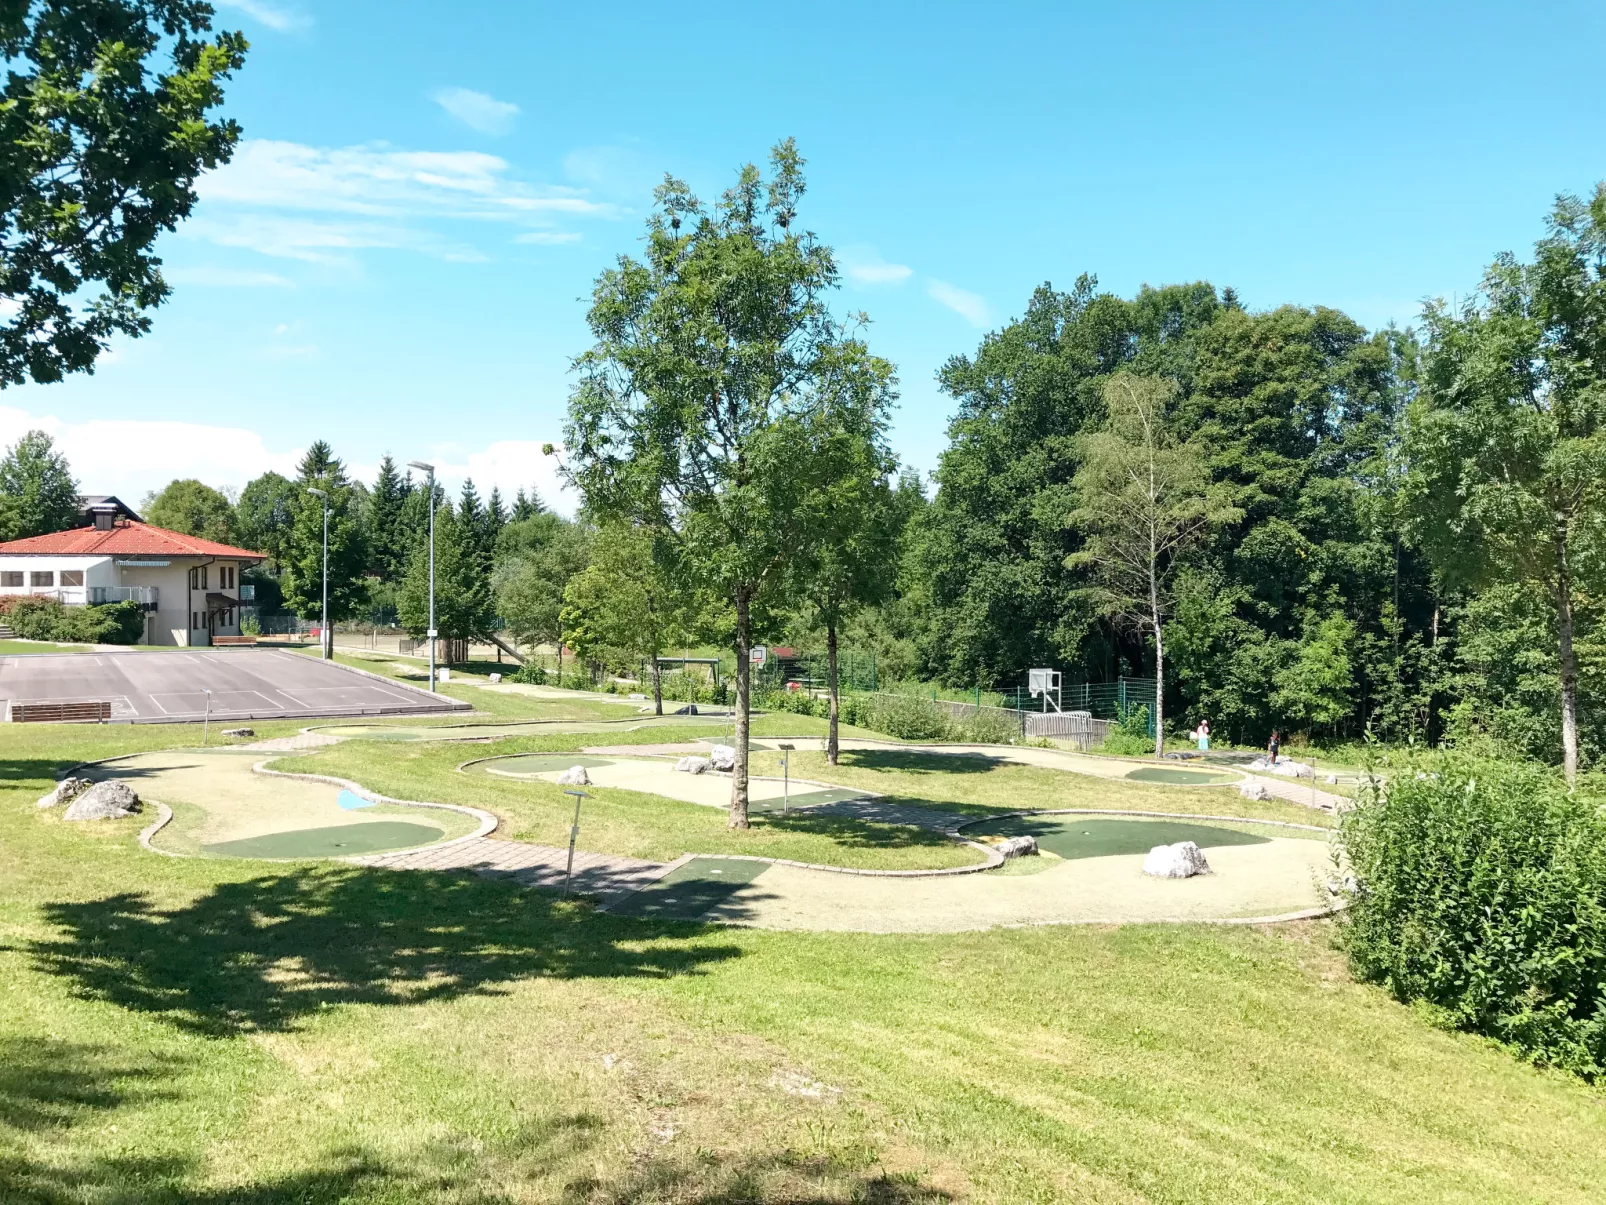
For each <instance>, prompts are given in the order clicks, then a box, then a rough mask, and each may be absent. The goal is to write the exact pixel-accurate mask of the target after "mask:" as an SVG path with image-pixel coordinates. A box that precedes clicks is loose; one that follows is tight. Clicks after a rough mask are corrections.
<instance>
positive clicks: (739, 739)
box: [730, 590, 753, 828]
mask: <svg viewBox="0 0 1606 1205" xmlns="http://www.w3.org/2000/svg"><path fill="white" fill-rule="evenodd" d="M749 603H750V600H749V599H748V596H747V591H745V590H738V591H737V592H736V736H735V744H736V764H735V766H733V767H732V768H731V814H730V827H731V828H747V827H748V824H747V730H748V715H747V708H748V703H749V701H750V699H751V697H752V685H753V670H752V665H751V663H750V662H749V661H748V652H749V650H750V649H751V648H752V645H753V619H752V615H751V611H750V605H749Z"/></svg>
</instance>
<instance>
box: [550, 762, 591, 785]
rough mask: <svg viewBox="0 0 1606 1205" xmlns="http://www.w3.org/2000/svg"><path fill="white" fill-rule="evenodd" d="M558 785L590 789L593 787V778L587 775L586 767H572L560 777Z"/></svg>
mask: <svg viewBox="0 0 1606 1205" xmlns="http://www.w3.org/2000/svg"><path fill="white" fill-rule="evenodd" d="M558 785H559V786H560V787H589V786H590V785H591V776H590V775H589V774H587V773H586V768H585V767H584V766H570V767H569V768H568V769H567V770H565V771H564V772H563V773H562V774H559V775H558Z"/></svg>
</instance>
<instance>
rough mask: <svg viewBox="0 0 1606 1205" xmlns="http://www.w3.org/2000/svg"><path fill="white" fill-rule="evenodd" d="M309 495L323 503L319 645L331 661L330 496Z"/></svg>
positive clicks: (333, 647) (332, 655) (332, 645)
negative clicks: (321, 607)
mask: <svg viewBox="0 0 1606 1205" xmlns="http://www.w3.org/2000/svg"><path fill="white" fill-rule="evenodd" d="M307 493H309V494H316V495H317V496H318V498H319V499H320V500H321V501H322V502H323V617H322V618H321V619H320V620H319V621H318V622H319V631H318V644H319V646H320V648H321V650H322V652H323V659H324V660H325V661H331V660H333V659H334V655H335V642H334V639H333V637H332V636H330V634H329V495H328V494H326V493H325V492H324V491H323V490H317V489H313V488H312V487H311V486H310V485H309V486H308V487H307Z"/></svg>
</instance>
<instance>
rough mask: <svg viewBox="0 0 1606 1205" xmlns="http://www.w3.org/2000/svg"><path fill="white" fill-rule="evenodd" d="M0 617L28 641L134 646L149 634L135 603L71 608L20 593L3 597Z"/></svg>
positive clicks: (41, 597)
mask: <svg viewBox="0 0 1606 1205" xmlns="http://www.w3.org/2000/svg"><path fill="white" fill-rule="evenodd" d="M0 616H3V617H4V618H5V621H6V623H8V624H10V625H11V629H12V630H13V631H14V632H16V633H17V635H18V636H21V637H22V638H23V639H24V640H54V641H58V642H60V643H63V644H134V643H137V642H138V640H139V638H140V637H141V636H143V635H144V634H145V613H144V612H143V611H141V610H140V608H139V604H138V603H131V602H120V603H107V604H105V605H104V606H95V607H69V606H66V605H64V604H63V603H60V602H58V601H56V600H55V599H54V598H45V597H43V596H41V595H37V594H16V595H10V596H8V597H5V598H0Z"/></svg>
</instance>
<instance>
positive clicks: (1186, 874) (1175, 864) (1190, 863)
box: [1143, 841, 1210, 879]
mask: <svg viewBox="0 0 1606 1205" xmlns="http://www.w3.org/2000/svg"><path fill="white" fill-rule="evenodd" d="M1143 873H1144V874H1152V875H1154V876H1155V877H1156V878H1160V879H1188V878H1192V877H1193V876H1194V875H1196V874H1209V873H1210V863H1208V862H1206V861H1205V856H1204V851H1203V850H1201V849H1200V848H1199V847H1198V846H1197V845H1195V844H1194V843H1193V842H1192V841H1179V842H1177V843H1176V844H1175V845H1156V846H1155V847H1154V848H1153V849H1151V850H1150V851H1149V853H1148V856H1147V857H1146V858H1144V859H1143Z"/></svg>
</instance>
